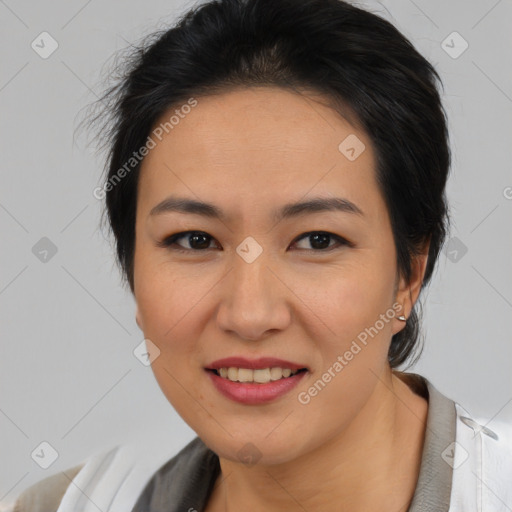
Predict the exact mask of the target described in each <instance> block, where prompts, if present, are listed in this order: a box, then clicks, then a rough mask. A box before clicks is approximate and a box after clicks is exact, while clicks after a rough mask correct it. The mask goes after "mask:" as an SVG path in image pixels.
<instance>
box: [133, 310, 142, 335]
mask: <svg viewBox="0 0 512 512" xmlns="http://www.w3.org/2000/svg"><path fill="white" fill-rule="evenodd" d="M135 321H136V322H137V325H138V326H139V329H140V330H141V331H144V329H143V328H142V322H141V320H140V312H139V308H138V307H136V311H135Z"/></svg>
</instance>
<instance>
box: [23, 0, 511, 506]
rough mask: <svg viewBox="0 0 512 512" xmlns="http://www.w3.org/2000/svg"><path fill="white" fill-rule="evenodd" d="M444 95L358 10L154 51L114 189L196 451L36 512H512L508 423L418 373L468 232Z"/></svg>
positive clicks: (138, 284) (116, 131) (229, 2)
mask: <svg viewBox="0 0 512 512" xmlns="http://www.w3.org/2000/svg"><path fill="white" fill-rule="evenodd" d="M438 81H439V77H438V75H437V73H436V71H435V70H434V69H433V67H432V66H431V65H430V64H429V63H428V62H427V61H426V60H425V59H424V58H423V57H422V56H421V55H420V54H419V53H418V52H417V51H416V50H415V49H414V48H413V47H412V45H411V44H410V43H409V42H408V41H407V40H406V39H405V38H404V36H403V35H401V34H400V33H399V32H398V31H397V30H396V29H395V28H394V27H393V26H392V25H391V24H389V23H388V22H386V21H384V20H383V19H381V18H379V17H377V16H375V15H373V14H370V13H368V12H366V11H364V10H362V9H359V8H356V7H354V6H352V5H350V4H348V3H345V2H342V1H340V0H247V1H242V0H220V1H212V2H209V3H205V4H204V5H202V6H200V7H198V8H196V9H193V10H191V11H190V12H189V13H188V14H187V15H186V16H184V17H183V18H182V19H181V20H180V21H179V23H178V24H177V26H176V27H175V28H172V29H170V30H168V31H165V32H163V33H161V34H158V37H157V38H155V39H154V40H153V41H152V42H151V43H150V44H149V45H148V46H147V47H145V48H142V49H141V51H140V52H138V53H134V54H133V59H132V60H130V61H127V67H126V75H125V76H124V77H123V78H122V79H121V80H120V81H119V82H118V83H117V84H116V86H114V87H113V88H112V89H110V90H109V91H108V92H107V93H106V95H105V97H104V98H102V101H104V100H110V102H108V103H107V104H108V105H109V107H108V109H107V110H106V111H104V112H102V115H104V114H106V117H105V118H104V119H107V122H106V124H105V127H106V139H105V140H106V141H107V142H108V144H109V158H108V162H107V171H108V173H107V174H108V175H107V176H106V180H105V183H104V185H103V186H102V187H100V188H98V189H97V190H96V191H95V195H96V197H99V198H105V201H106V213H107V215H108V221H109V225H110V227H111V229H112V232H113V234H114V236H115V239H116V244H117V245H116V247H117V257H118V261H119V263H120V266H121V268H122V270H123V273H124V276H125V278H126V282H127V283H128V284H129V286H130V290H131V292H132V293H133V295H134V298H135V300H136V304H137V312H136V319H137V324H138V325H139V327H140V329H141V330H142V331H143V333H144V336H145V338H146V345H147V351H148V352H147V357H148V359H149V361H150V362H151V365H152V368H153V371H154V374H155V377H156V379H157V381H158V383H159V386H160V387H161V389H162V391H163V393H164V395H165V396H166V397H167V399H168V400H169V402H170V403H171V404H172V406H173V407H174V408H175V409H176V410H177V411H178V413H179V414H180V415H181V417H182V418H183V419H184V420H185V421H186V422H187V423H188V425H190V427H191V428H192V429H194V431H195V432H196V433H197V436H198V437H197V438H195V439H194V440H193V441H192V442H191V443H190V444H189V445H187V446H186V447H185V448H184V449H183V450H182V451H181V452H180V453H178V455H176V456H175V457H173V458H172V459H171V460H169V461H167V462H166V463H165V464H163V465H162V464H160V463H159V464H158V465H157V464H156V462H155V461H156V456H155V455H154V454H144V457H143V458H140V454H139V453H138V452H136V450H135V449H134V447H130V446H120V447H115V448H114V449H112V450H109V451H107V452H105V453H100V454H95V455H94V456H92V457H91V458H89V459H88V460H87V461H85V462H84V463H83V464H81V465H79V466H77V467H75V468H72V469H70V470H68V472H63V474H61V475H57V476H54V477H50V478H49V479H46V480H45V481H43V482H41V483H40V484H38V486H35V487H33V488H30V489H29V490H28V491H26V492H25V493H24V495H23V496H21V497H20V500H19V501H18V503H17V509H16V510H19V511H21V510H43V509H45V510H57V508H58V510H59V512H64V511H71V510H89V509H90V510H93V509H94V510H97V509H98V508H99V509H100V510H104V511H105V510H132V511H133V512H142V511H144V512H149V511H151V512H156V511H163V510H165V511H175V510H176V511H177V510H188V511H193V510H197V511H199V510H204V511H207V512H220V511H228V510H237V509H238V510H240V509H242V510H251V511H256V512H259V511H266V512H270V511H281V510H294V511H295V510H297V511H299V510H301V511H303V510H308V511H317V510H318V511H319V510H326V511H327V510H336V511H348V510H350V511H351V512H354V511H366V512H368V511H373V510H379V511H381V510H389V511H406V510H408V511H410V512H420V511H421V512H424V511H434V510H435V511H436V512H437V511H441V510H450V511H452V512H455V511H462V510H464V511H467V510H472V511H473V510H480V509H482V510H495V511H497V510H510V504H511V503H512V494H511V491H510V488H509V487H510V486H507V485H506V478H509V479H510V477H511V476H512V467H511V452H512V449H511V447H510V444H511V443H510V433H509V427H508V426H506V425H500V424H498V425H497V428H494V424H493V429H492V430H491V429H489V428H487V427H485V426H484V423H485V420H483V421H481V422H478V421H476V420H475V419H474V418H471V417H470V416H469V415H468V413H467V412H466V411H465V410H464V409H463V408H462V407H461V406H460V405H459V404H456V403H454V402H453V401H452V400H450V399H449V398H447V397H445V396H444V395H442V394H441V393H440V392H439V391H437V390H436V388H435V387H434V386H433V385H432V383H430V382H429V381H428V380H427V379H425V378H424V377H422V376H420V375H417V374H412V373H405V372H401V371H398V370H397V368H398V367H399V366H401V365H403V364H405V363H407V362H411V361H412V360H413V359H414V356H417V355H418V354H419V350H418V343H419V317H418V315H417V312H416V309H415V306H416V303H417V301H418V298H419V295H420V292H421V290H422V289H423V288H424V287H425V286H426V285H427V284H428V282H429V281H430V279H431V276H432V273H433V270H434V267H435V264H436V261H437V258H438V255H439V251H440V248H441V247H442V244H443V241H444V240H445V236H446V232H447V226H448V209H447V203H446V197H445V185H446V181H447V176H448V171H449V166H450V152H449V145H448V134H447V127H446V119H445V114H444V110H443V107H442V105H441V100H440V96H439V93H438V90H437V82H438ZM498 443H499V444H498ZM497 447H499V449H498V448H497ZM498 468H499V472H498V471H497V470H498ZM71 480H72V482H73V484H74V485H70V481H71ZM46 499H47V501H46V502H45V503H44V507H43V506H41V505H40V508H37V506H38V505H37V503H39V504H41V503H43V500H46ZM248 504H249V505H248Z"/></svg>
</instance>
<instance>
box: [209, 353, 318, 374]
mask: <svg viewBox="0 0 512 512" xmlns="http://www.w3.org/2000/svg"><path fill="white" fill-rule="evenodd" d="M229 367H235V368H249V369H251V370H260V369H264V368H274V367H278V368H289V369H290V370H292V371H293V370H302V369H306V370H309V368H308V367H307V366H306V365H305V364H300V363H294V362H292V361H286V360H285V359H278V358H275V357H260V358H259V359H247V358H245V357H241V356H234V357H226V358H224V359H217V360H216V361H213V362H212V363H210V364H209V365H207V366H206V367H205V368H206V369H207V370H219V369H220V368H229Z"/></svg>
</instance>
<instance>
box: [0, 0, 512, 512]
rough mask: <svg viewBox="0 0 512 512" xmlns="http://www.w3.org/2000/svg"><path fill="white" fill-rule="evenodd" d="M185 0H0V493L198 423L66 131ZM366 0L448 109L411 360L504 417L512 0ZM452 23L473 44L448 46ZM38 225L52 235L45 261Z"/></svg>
mask: <svg viewBox="0 0 512 512" xmlns="http://www.w3.org/2000/svg"><path fill="white" fill-rule="evenodd" d="M192 5H194V2H191V1H189V2H186V3H185V2H181V1H176V0H175V1H170V0H165V1H164V0H151V1H147V2H134V1H132V2H113V1H111V0H109V1H102V2H99V1H98V0H89V1H83V0H73V1H69V0H68V1H66V2H65V1H64V0H60V1H58V0H52V1H50V2H36V1H29V2H16V1H15V0H5V1H4V0H0V27H1V31H0V34H1V36H0V37H1V39H2V41H1V45H0V54H1V58H2V67H1V70H0V106H1V109H2V116H1V121H0V130H1V133H0V140H1V142H2V161H1V172H2V187H1V189H0V224H1V229H2V250H1V252H0V259H1V273H0V315H1V322H2V330H1V333H2V340H1V345H0V350H1V354H0V364H1V368H0V379H1V380H0V430H1V433H2V435H1V439H0V457H1V460H2V464H0V503H2V504H3V506H0V510H4V509H5V508H6V505H7V504H8V503H9V502H12V501H13V500H14V498H15V496H17V495H18V494H19V492H21V491H22V490H23V489H24V488H26V487H27V486H29V485H30V484H32V483H33V482H35V481H37V480H40V479H41V478H44V477H46V476H49V475H50V474H53V473H56V472H58V471H60V470H62V469H65V468H68V467H70V466H72V465H75V464H77V463H79V462H80V461H82V460H83V459H84V458H85V457H87V456H88V455H89V454H91V453H92V452H95V451H97V450H99V449H102V448H103V447H109V446H111V445H113V444H117V443H119V442H124V441H129V440H132V439H134V438H140V439H142V440H145V441H147V442H148V443H152V444H154V445H155V446H156V445H159V446H161V447H162V448H161V450H162V453H163V454H167V455H168V456H171V455H172V454H173V453H176V452H177V451H178V450H179V449H180V448H181V447H183V446H184V444H185V443H186V442H188V441H189V440H191V439H192V438H193V437H194V436H195V433H194V432H193V431H192V430H191V429H190V428H189V427H188V426H187V425H186V424H185V423H184V422H183V421H182V420H181V418H180V417H179V416H178V415H177V414H176V413H175V412H174V410H173V409H172V407H171V406H170V404H169V403H168V402H167V400H166V399H165V397H164V396H163V394H162V393H161V391H160V389H159V387H158V385H157V383H156V381H155V379H154V377H153V374H152V372H151V369H150V367H146V366H144V365H142V364H141V363H140V362H139V360H138V359H136V358H135V357H134V355H133V350H134V348H135V347H136V346H137V345H138V344H139V343H140V342H141V341H142V339H143V336H142V333H141V332H140V330H139V329H138V327H137V325H136V323H135V318H134V315H135V307H134V301H133V298H132V296H131V295H130V294H129V293H128V292H127V291H126V290H124V289H123V288H122V287H121V286H120V277H119V274H118V272H117V269H116V267H115V265H114V263H113V261H114V260H113V253H112V248H111V247H110V245H109V243H108V241H107V240H106V239H105V235H104V234H102V233H101V230H100V229H99V216H100V206H101V205H100V203H99V201H98V200H96V199H95V198H94V197H93V195H92V191H93V189H94V188H95V187H96V186H98V184H99V183H100V174H101V168H102V163H103V162H102V161H101V158H100V157H98V156H97V155H95V154H94V151H93V148H91V147H87V144H86V141H85V140H84V138H83V137H82V139H81V140H80V137H77V138H76V139H75V140H74V139H73V133H74V131H75V130H76V128H77V124H78V122H79V121H80V119H81V117H80V111H81V109H83V108H84V107H85V106H86V105H88V104H90V103H91V102H92V101H93V100H95V99H96V97H97V95H99V94H100V93H101V88H100V87H99V84H100V83H101V80H102V79H103V77H104V75H102V72H103V71H102V69H103V68H102V66H104V64H105V63H106V62H107V61H110V59H112V55H113V52H114V51H115V50H118V49H120V48H123V47H126V46H127V43H128V42H137V41H138V40H139V38H140V37H141V36H142V35H145V34H147V33H149V32H152V31H154V30H156V29H159V28H163V27H164V26H165V25H166V24H169V23H172V21H173V20H174V19H175V17H176V15H177V14H179V13H181V12H183V11H185V10H186V9H187V8H188V7H190V6H192ZM362 5H363V6H364V5H366V6H368V8H370V9H371V10H373V11H374V12H377V13H380V14H381V15H382V16H383V17H385V18H387V19H389V20H390V21H392V22H393V23H394V24H395V25H396V26H397V27H398V28H399V29H400V30H401V31H402V32H403V33H404V34H405V35H406V36H407V37H409V38H410V39H411V40H412V41H413V43H414V44H415V45H416V47H417V48H418V49H419V50H420V51H421V52H422V54H423V55H424V56H425V57H427V58H428V59H429V60H430V61H431V62H432V63H433V64H434V65H435V66H436V68H437V69H438V71H439V72H440V74H441V76H442V79H443V81H444V84H445V95H444V101H445V104H446V108H447V111H448V115H449V117H450V129H451V137H452V150H453V157H454V161H453V167H452V175H451V178H450V182H449V186H448V195H449V200H450V203H451V214H452V218H453V221H454V225H453V230H452V233H451V236H452V237H454V238H453V239H452V240H451V241H450V242H449V243H448V245H447V250H446V249H445V252H443V253H442V254H441V257H440V261H439V266H438V270H437V271H436V274H435V276H434V279H433V282H432V283H431V286H430V288H429V289H428V290H427V293H426V294H425V296H424V297H423V304H424V308H423V309H424V312H425V315H424V332H425V335H426V346H425V350H424V353H423V356H422V359H421V360H420V362H419V363H418V364H417V365H416V366H415V367H414V368H413V369H412V371H416V372H418V373H422V374H424V375H425V376H426V377H428V378H429V379H431V380H432V382H433V383H434V385H435V386H436V387H437V388H438V389H439V390H440V391H442V392H443V393H444V394H446V395H447V396H449V397H450V398H452V399H454V400H456V401H458V402H459V403H461V404H462V405H463V406H464V407H465V408H466V409H468V410H469V411H470V412H472V413H473V414H475V415H481V416H486V417H487V418H489V419H491V418H493V419H500V420H507V421H512V372H511V371H510V370H511V362H512V344H511V333H512V314H511V313H512V286H511V285H512V270H511V268H512V266H511V262H512V258H511V255H512V237H511V231H512V229H511V220H512V175H511V163H510V162H511V161H512V149H511V148H512V143H511V142H512V129H511V128H512V116H511V113H512V75H511V66H510V63H511V57H512V48H511V39H510V35H509V34H510V31H511V28H512V27H511V25H512V23H511V22H512V1H511V0H501V1H496V0H482V1H477V2H475V1H473V2H468V1H467V0H466V1H463V0H457V1H450V2H446V1H441V0H436V1H432V0H429V1H427V0H415V1H410V0H407V1H405V0H404V1H397V0H392V1H383V2H380V3H378V2H376V1H374V2H364V3H362ZM43 31H47V32H49V33H50V34H51V36H52V37H53V38H54V39H55V40H56V41H57V42H58V45H59V46H58V49H57V50H56V51H55V52H54V53H53V54H52V55H51V56H49V57H48V58H47V59H43V58H41V57H40V56H39V54H38V53H36V51H34V50H33V49H32V47H31V43H32V41H34V40H36V42H37V40H38V39H36V38H37V37H38V36H39V34H40V33H41V32H43ZM454 31H456V32H458V33H459V34H460V35H461V36H462V37H463V38H464V40H465V41H467V43H468V45H469V47H468V48H467V50H466V51H465V52H464V53H462V54H461V55H459V56H457V55H456V54H455V53H454V52H458V51H459V49H461V48H462V47H461V41H462V40H461V39H460V38H459V36H457V35H455V36H453V35H451V34H452V33H453V32H454ZM447 37H448V39H447ZM39 40H40V39H39ZM443 41H445V43H443ZM452 41H453V42H452ZM450 47H451V48H450ZM46 48H48V45H46ZM450 52H451V55H450ZM454 57H456V58H454ZM43 237H47V238H48V239H49V240H51V242H52V243H53V244H54V245H55V246H56V248H57V252H56V253H55V254H54V255H53V256H52V255H51V252H50V253H48V255H47V257H46V258H47V261H46V262H43V261H41V260H40V258H41V257H43V256H42V253H41V254H39V257H36V254H34V252H36V253H37V250H36V249H37V248H39V250H41V249H40V247H39V245H36V244H44V242H40V239H41V238H43ZM34 246H36V249H34V250H33V247H34ZM465 251H467V252H465ZM489 425H490V426H491V427H492V421H491V423H490V424H489ZM43 441H47V442H48V443H50V444H51V445H52V446H53V447H54V448H55V450H56V451H57V452H58V458H57V459H56V460H55V462H54V463H53V464H52V465H51V466H50V467H49V468H48V469H42V468H41V467H39V465H38V464H36V463H35V462H34V460H33V459H32V458H31V453H32V452H33V451H34V450H35V449H36V448H37V447H38V446H39V445H40V443H41V442H43Z"/></svg>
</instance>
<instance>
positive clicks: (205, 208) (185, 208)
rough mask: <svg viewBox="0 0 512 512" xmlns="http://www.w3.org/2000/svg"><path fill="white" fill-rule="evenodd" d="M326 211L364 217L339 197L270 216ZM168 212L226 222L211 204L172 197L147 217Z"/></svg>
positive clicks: (277, 218) (305, 203) (297, 205)
mask: <svg viewBox="0 0 512 512" xmlns="http://www.w3.org/2000/svg"><path fill="white" fill-rule="evenodd" d="M327 211H339V212H344V213H352V214H356V215H360V216H364V213H363V211H362V210H361V209H360V208H359V207H358V206H357V205H356V204H355V203H353V202H352V201H349V200H348V199H344V198H341V197H328V198H324V197H315V198H313V199H310V200H308V201H302V202H298V203H289V204H286V205H284V206H283V207H282V208H281V209H279V210H277V211H274V212H273V215H272V216H273V218H274V220H275V221H280V220H282V219H289V218H292V217H298V216H300V215H305V214H308V213H317V212H327ZM168 212H179V213H189V214H194V215H202V216H203V217H209V218H213V219H219V220H222V221H225V220H226V215H225V214H224V213H223V212H222V210H221V209H220V208H218V207H217V206H215V205H213V204H210V203H205V202H202V201H196V200H195V199H188V198H182V197H173V196H170V197H167V198H166V199H164V200H163V201H162V202H160V203H158V204H157V205H156V206H155V207H153V208H152V209H151V211H150V212H149V215H150V216H153V215H160V214H163V213H168Z"/></svg>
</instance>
